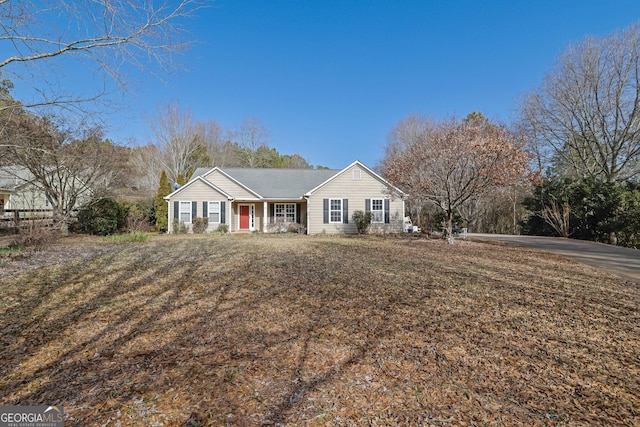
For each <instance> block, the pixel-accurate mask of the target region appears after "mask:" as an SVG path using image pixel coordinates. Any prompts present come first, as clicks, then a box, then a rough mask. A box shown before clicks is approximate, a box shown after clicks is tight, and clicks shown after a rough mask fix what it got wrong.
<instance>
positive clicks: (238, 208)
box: [165, 161, 406, 234]
mask: <svg viewBox="0 0 640 427" xmlns="http://www.w3.org/2000/svg"><path fill="white" fill-rule="evenodd" d="M405 196H406V195H405V194H404V193H403V192H402V191H400V190H399V189H397V188H395V187H393V186H392V185H391V184H389V183H388V182H387V181H385V180H384V179H383V178H382V177H381V176H380V175H378V174H377V173H375V172H374V171H372V170H371V169H369V168H368V167H367V166H365V165H364V164H362V163H361V162H359V161H355V162H353V163H352V164H350V165H349V166H347V167H346V168H344V169H342V170H328V169H239V168H228V169H227V168H225V169H221V168H217V167H216V168H213V169H203V168H199V169H197V170H196V171H195V173H194V175H193V177H192V178H191V180H190V181H189V182H187V183H186V184H185V185H184V186H182V187H180V188H179V189H177V190H176V191H174V192H173V193H171V194H169V195H168V196H166V197H165V200H167V202H168V203H169V218H168V219H169V232H172V230H173V226H174V224H178V223H184V224H185V225H187V227H189V228H190V227H191V224H192V222H193V220H194V219H195V218H196V217H206V218H208V219H209V225H208V230H210V231H211V230H215V229H217V228H218V226H219V225H220V224H226V225H227V226H228V227H229V231H230V232H239V231H261V232H271V231H278V230H282V229H286V228H287V227H289V226H293V227H295V228H298V229H302V230H303V231H305V232H306V233H307V234H318V233H323V232H326V233H356V232H357V229H356V225H355V224H354V223H353V220H352V214H353V212H354V211H356V210H362V211H365V212H366V211H369V212H371V213H372V215H373V221H372V224H371V228H370V229H371V230H372V231H380V232H398V233H399V232H402V231H403V219H404V210H405V207H404V199H405Z"/></svg>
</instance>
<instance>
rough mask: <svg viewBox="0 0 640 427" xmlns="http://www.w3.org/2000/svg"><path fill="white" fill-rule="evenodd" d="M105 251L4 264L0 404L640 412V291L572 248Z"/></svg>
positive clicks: (343, 415) (154, 246) (478, 417)
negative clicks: (583, 261) (20, 265)
mask: <svg viewBox="0 0 640 427" xmlns="http://www.w3.org/2000/svg"><path fill="white" fill-rule="evenodd" d="M74 247H77V242H74V243H72V244H70V245H69V246H68V247H65V246H64V245H62V246H60V247H57V248H53V249H51V251H56V250H58V251H61V253H60V254H58V256H59V258H62V259H64V253H65V251H72V252H73V248H74ZM91 248H93V250H89V249H88V248H85V249H86V255H84V256H75V255H74V256H73V257H71V258H70V259H68V260H66V261H64V260H60V261H58V262H51V263H50V264H48V265H46V266H38V267H31V268H28V269H25V270H24V271H22V272H18V273H13V274H12V275H8V276H5V277H4V278H3V280H2V293H1V294H0V302H1V304H0V334H1V337H0V360H1V362H0V404H3V405H8V404H22V405H28V404H34V405H35V404H60V405H63V406H64V407H65V411H66V412H67V421H66V424H65V425H78V426H85V425H97V426H98V425H99V426H116V425H122V426H129V425H131V426H137V425H139V426H149V425H155V426H174V425H184V426H200V425H248V426H251V425H256V426H259V425H292V426H294V425H295V426H297V425H312V426H325V425H326V426H332V425H336V426H342V425H370V426H385V425H425V426H472V425H477V426H492V425H495V426H498V425H527V426H529V425H545V426H546V425H549V426H561V425H572V426H574V425H576V426H579V425H629V426H631V425H638V424H639V423H640V413H639V411H640V409H639V408H640V397H639V396H640V383H639V382H638V378H640V359H639V358H638V354H640V340H639V337H640V319H639V312H640V310H639V308H640V307H639V305H640V299H639V294H640V289H639V287H638V285H637V284H632V283H629V282H625V281H624V280H621V279H617V278H615V277H613V276H609V275H607V274H605V273H600V272H597V271H595V270H592V269H590V268H589V267H588V266H583V265H580V264H576V263H573V262H571V261H569V260H567V259H566V258H563V257H560V256H556V255H551V254H548V253H543V252H539V251H534V250H529V249H522V248H513V247H507V246H500V245H490V244H484V243H476V242H464V241H462V242H458V243H457V244H455V245H447V244H445V243H444V242H441V241H435V240H425V239H419V238H406V237H405V238H398V237H373V236H369V237H365V238H360V237H358V238H346V237H334V236H318V237H308V236H291V235H274V236H268V235H259V236H244V237H241V236H184V237H183V236H160V237H156V238H154V239H152V241H151V242H148V243H132V244H121V245H112V244H111V245H107V244H106V243H105V244H104V245H103V246H101V245H100V244H99V242H95V241H94V242H92V246H91ZM73 253H74V254H75V252H73ZM76 255H77V254H76ZM53 259H55V257H54V258H53ZM9 262H10V261H9Z"/></svg>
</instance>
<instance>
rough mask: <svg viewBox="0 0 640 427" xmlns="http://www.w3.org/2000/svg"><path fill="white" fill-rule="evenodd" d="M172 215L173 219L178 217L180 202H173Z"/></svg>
mask: <svg viewBox="0 0 640 427" xmlns="http://www.w3.org/2000/svg"><path fill="white" fill-rule="evenodd" d="M173 217H174V218H175V219H179V218H180V202H173Z"/></svg>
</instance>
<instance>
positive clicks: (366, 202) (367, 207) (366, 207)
mask: <svg viewBox="0 0 640 427" xmlns="http://www.w3.org/2000/svg"><path fill="white" fill-rule="evenodd" d="M364 211H365V212H371V199H364Z"/></svg>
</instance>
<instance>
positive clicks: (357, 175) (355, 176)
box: [352, 169, 362, 181]
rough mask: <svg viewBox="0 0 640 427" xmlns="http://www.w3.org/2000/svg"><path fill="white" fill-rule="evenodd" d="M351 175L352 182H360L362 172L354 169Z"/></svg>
mask: <svg viewBox="0 0 640 427" xmlns="http://www.w3.org/2000/svg"><path fill="white" fill-rule="evenodd" d="M352 175H353V180H354V181H360V179H362V178H361V177H362V172H361V171H360V169H354V170H353V171H352Z"/></svg>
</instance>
